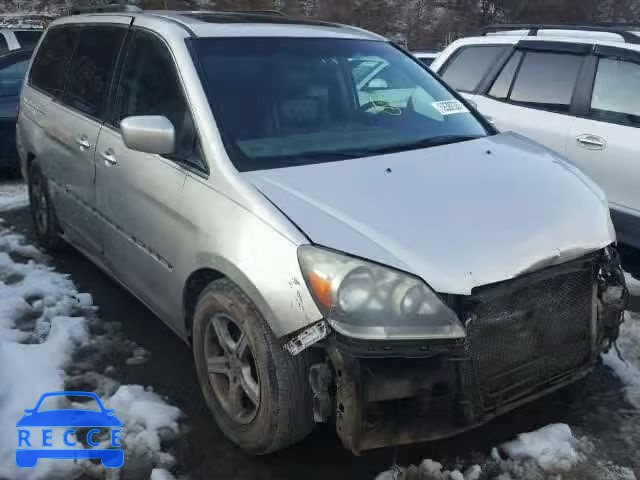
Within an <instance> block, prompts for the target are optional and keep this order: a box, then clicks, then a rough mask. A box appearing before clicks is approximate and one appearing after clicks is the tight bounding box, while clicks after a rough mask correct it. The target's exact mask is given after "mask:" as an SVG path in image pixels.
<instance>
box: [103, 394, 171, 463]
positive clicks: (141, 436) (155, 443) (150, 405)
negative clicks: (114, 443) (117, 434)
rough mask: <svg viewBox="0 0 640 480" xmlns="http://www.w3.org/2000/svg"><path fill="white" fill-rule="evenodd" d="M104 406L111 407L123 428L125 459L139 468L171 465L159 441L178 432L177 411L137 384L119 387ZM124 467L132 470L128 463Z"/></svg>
mask: <svg viewBox="0 0 640 480" xmlns="http://www.w3.org/2000/svg"><path fill="white" fill-rule="evenodd" d="M105 406H106V407H107V408H113V409H114V410H115V411H116V414H117V415H118V418H119V419H120V421H121V422H122V423H123V425H124V426H125V429H124V430H123V432H122V438H123V443H124V444H125V445H127V446H128V450H127V452H125V454H126V456H127V457H128V458H131V460H132V461H135V462H137V463H140V464H141V466H140V468H144V465H146V464H153V465H157V466H161V467H167V468H168V467H171V466H173V464H174V462H175V460H174V458H173V456H172V455H171V454H169V453H166V452H163V451H162V440H163V439H171V438H174V437H175V436H177V435H178V434H179V433H180V427H179V425H178V419H179V418H180V417H181V415H182V412H181V411H180V409H179V408H177V407H174V406H172V405H168V404H167V403H165V402H164V400H162V398H160V396H158V395H157V394H156V393H154V392H153V391H152V390H151V389H147V390H145V389H144V388H143V387H142V386H140V385H123V386H121V387H120V388H119V389H118V391H117V392H116V393H115V394H114V395H113V396H112V397H111V398H109V399H108V400H107V401H106V402H105ZM134 459H135V460H134ZM145 460H146V461H145ZM126 461H127V459H125V462H126ZM127 468H128V469H129V470H131V469H132V468H133V467H132V465H131V462H128V463H127Z"/></svg>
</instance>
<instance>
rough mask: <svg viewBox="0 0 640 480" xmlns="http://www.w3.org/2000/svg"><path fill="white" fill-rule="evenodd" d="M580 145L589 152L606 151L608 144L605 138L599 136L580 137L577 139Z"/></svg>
mask: <svg viewBox="0 0 640 480" xmlns="http://www.w3.org/2000/svg"><path fill="white" fill-rule="evenodd" d="M576 140H577V141H578V143H579V144H580V145H582V146H583V147H584V148H588V149H589V150H604V149H605V148H607V142H606V141H605V139H604V138H601V137H598V136H597V135H588V134H587V135H580V136H579V137H577V138H576Z"/></svg>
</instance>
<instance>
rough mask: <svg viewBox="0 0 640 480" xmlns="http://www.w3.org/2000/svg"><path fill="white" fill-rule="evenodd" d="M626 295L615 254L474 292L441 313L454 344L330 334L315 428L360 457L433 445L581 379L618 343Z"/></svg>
mask: <svg viewBox="0 0 640 480" xmlns="http://www.w3.org/2000/svg"><path fill="white" fill-rule="evenodd" d="M627 297H628V293H627V290H626V287H625V284H624V276H623V273H622V270H621V269H620V265H619V261H618V257H617V254H616V252H615V250H613V249H609V248H608V249H605V250H603V251H601V252H598V253H596V254H592V255H589V256H587V257H583V258H581V259H578V260H575V261H572V262H569V263H566V264H563V265H559V266H555V267H550V268H546V269H543V270H541V271H538V272H535V273H532V274H528V275H524V276H522V277H518V278H516V279H513V280H509V281H505V282H500V283H498V284H493V285H488V286H484V287H480V288H477V289H475V290H474V292H473V294H472V295H471V296H455V297H451V298H450V299H449V300H450V301H449V304H450V306H451V308H452V309H454V311H455V312H456V313H457V315H458V317H459V319H460V320H461V322H462V323H463V324H464V326H465V331H466V338H464V339H461V340H460V341H449V342H447V341H429V340H424V341H412V342H365V341H360V340H353V339H349V338H347V337H344V336H339V335H336V334H333V335H331V336H329V337H328V338H327V339H326V340H324V345H325V347H326V350H327V353H328V361H327V362H326V363H325V364H318V365H315V366H314V367H312V370H311V375H310V381H311V386H312V388H313V390H314V397H315V398H314V415H315V418H316V421H323V420H326V419H327V418H328V417H329V416H330V415H331V413H334V412H335V418H336V428H337V431H338V435H339V436H340V438H341V440H342V442H343V443H344V445H345V447H346V448H348V449H350V450H351V451H353V452H354V453H358V452H361V451H364V450H369V449H374V448H379V447H388V446H392V445H399V444H406V443H415V442H420V441H426V440H435V439H438V438H443V437H447V436H451V435H455V434H457V433H460V432H462V431H465V430H468V429H470V428H473V427H476V426H478V425H480V424H483V423H485V422H487V421H489V420H491V419H492V418H494V417H495V416H497V415H500V414H502V413H505V412H507V411H509V410H511V409H513V408H516V407H518V406H519V405H522V404H524V403H527V402H530V401H532V400H535V399H537V398H539V397H541V396H544V395H547V394H548V393H550V392H552V391H554V390H556V389H558V388H561V387H562V386H564V385H567V384H569V383H572V382H574V381H576V380H578V379H579V378H581V377H584V376H585V375H586V374H587V373H589V372H590V371H591V369H592V368H593V366H594V365H595V364H596V362H597V359H598V357H599V355H600V353H602V352H604V351H606V350H608V349H609V348H610V347H611V345H612V343H613V342H614V341H615V340H616V338H617V335H618V329H619V326H620V323H621V322H622V318H623V313H624V308H625V306H626V302H627Z"/></svg>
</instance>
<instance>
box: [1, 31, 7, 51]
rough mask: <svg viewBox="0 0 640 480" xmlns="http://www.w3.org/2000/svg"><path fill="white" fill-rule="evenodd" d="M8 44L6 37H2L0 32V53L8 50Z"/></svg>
mask: <svg viewBox="0 0 640 480" xmlns="http://www.w3.org/2000/svg"><path fill="white" fill-rule="evenodd" d="M8 51H9V44H8V43H7V39H6V38H4V34H3V33H0V53H4V52H8Z"/></svg>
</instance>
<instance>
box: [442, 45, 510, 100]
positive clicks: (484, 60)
mask: <svg viewBox="0 0 640 480" xmlns="http://www.w3.org/2000/svg"><path fill="white" fill-rule="evenodd" d="M507 48H509V46H505V45H482V46H474V47H462V48H461V49H460V50H459V51H458V52H457V53H456V54H454V55H455V56H454V57H453V59H451V60H450V61H449V62H448V63H447V64H446V65H445V67H444V70H442V71H441V72H440V76H441V77H442V78H443V79H444V81H445V82H447V83H448V84H449V85H451V86H452V87H453V88H455V89H456V90H459V91H461V92H473V91H475V90H476V88H478V85H479V84H480V81H481V80H482V79H483V78H484V76H485V75H486V74H487V72H488V71H489V69H490V68H491V67H492V66H493V65H494V64H495V63H496V62H497V61H498V59H499V58H500V56H501V55H502V54H503V53H504V52H505V51H506V50H507Z"/></svg>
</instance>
